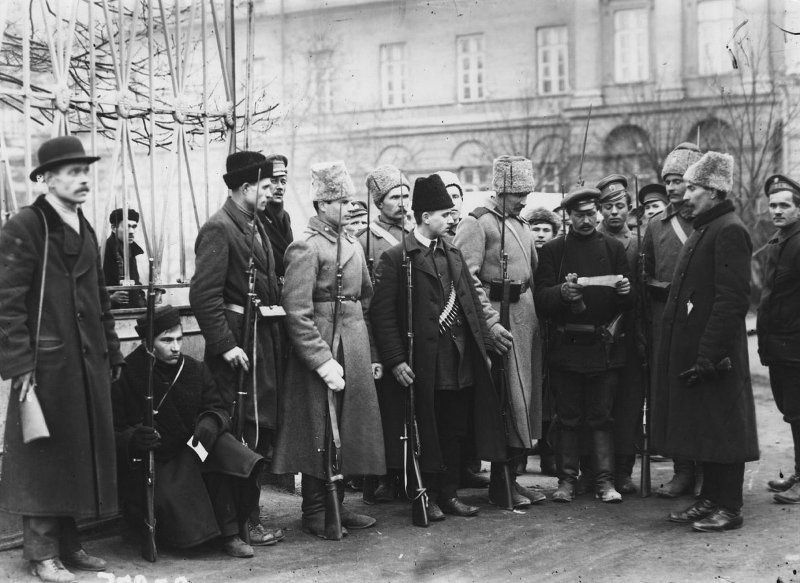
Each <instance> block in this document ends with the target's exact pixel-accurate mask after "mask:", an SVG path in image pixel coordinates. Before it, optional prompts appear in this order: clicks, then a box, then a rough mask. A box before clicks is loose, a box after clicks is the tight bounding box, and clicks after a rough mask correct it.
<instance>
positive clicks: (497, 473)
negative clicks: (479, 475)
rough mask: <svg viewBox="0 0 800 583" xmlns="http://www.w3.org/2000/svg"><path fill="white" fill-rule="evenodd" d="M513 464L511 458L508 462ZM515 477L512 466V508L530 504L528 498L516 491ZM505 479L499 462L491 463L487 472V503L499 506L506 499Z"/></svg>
mask: <svg viewBox="0 0 800 583" xmlns="http://www.w3.org/2000/svg"><path fill="white" fill-rule="evenodd" d="M510 463H512V464H513V460H512V461H511V462H510ZM516 486H517V478H516V476H515V475H514V471H513V467H512V470H511V498H512V502H513V505H514V508H523V507H525V506H530V505H531V503H530V500H528V499H527V498H525V497H524V496H522V495H521V494H520V493H519V492H517V488H516ZM505 487H506V485H505V480H504V478H503V468H502V466H501V465H500V464H497V463H492V469H491V471H490V472H489V504H494V505H496V506H499V505H500V504H502V503H503V501H505V499H506V491H505Z"/></svg>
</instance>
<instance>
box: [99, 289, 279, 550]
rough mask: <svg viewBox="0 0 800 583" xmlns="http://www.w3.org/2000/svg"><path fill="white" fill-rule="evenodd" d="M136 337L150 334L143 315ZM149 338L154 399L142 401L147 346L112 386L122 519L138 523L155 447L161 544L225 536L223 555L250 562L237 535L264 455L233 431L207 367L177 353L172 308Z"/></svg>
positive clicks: (254, 501)
mask: <svg viewBox="0 0 800 583" xmlns="http://www.w3.org/2000/svg"><path fill="white" fill-rule="evenodd" d="M136 332H137V333H138V334H139V337H140V338H146V337H147V333H148V322H147V316H146V315H145V316H143V317H141V318H139V319H138V320H137V326H136ZM153 337H154V339H153V355H154V358H155V363H154V367H153V401H152V402H148V401H147V399H146V394H147V382H148V378H147V370H148V360H149V358H148V356H147V351H146V348H145V345H144V343H142V344H141V345H139V346H138V347H137V348H136V349H135V350H134V351H133V352H131V354H129V355H128V357H127V358H126V359H125V363H126V364H127V365H128V366H126V367H125V370H124V371H123V373H122V378H121V379H120V380H119V382H118V383H115V384H114V387H113V393H112V398H113V404H114V430H115V433H116V444H117V466H118V471H119V490H120V501H121V503H122V507H123V514H124V515H125V517H126V518H127V519H128V521H129V522H130V524H131V525H132V526H134V527H135V528H140V527H141V525H142V524H143V520H144V519H143V517H144V500H143V493H144V487H143V484H144V472H143V464H142V458H143V456H145V455H146V454H147V451H149V450H155V460H156V468H155V477H156V479H155V516H156V536H157V537H158V541H159V542H160V543H163V544H166V545H168V546H172V547H179V548H188V547H193V546H197V545H199V544H202V543H204V542H206V541H209V540H211V539H214V538H217V537H219V536H222V538H223V550H224V551H225V552H226V553H227V554H228V555H230V556H232V557H239V558H247V557H252V556H253V547H251V546H250V545H249V544H247V543H246V542H244V540H242V538H240V536H239V535H240V533H241V532H242V530H243V529H247V519H248V517H249V515H250V513H251V512H252V511H253V510H254V509H257V508H258V496H259V488H258V482H257V472H258V470H259V469H260V465H261V463H263V460H264V458H262V457H261V456H260V455H258V454H256V453H254V452H252V451H250V450H249V449H248V448H247V447H246V446H245V445H243V444H242V443H241V442H240V441H238V440H236V439H235V438H234V437H233V436H232V435H231V434H230V428H231V418H230V414H229V412H228V410H227V409H226V408H225V406H224V403H223V401H222V399H221V395H220V392H219V390H218V389H217V386H216V384H215V383H214V378H213V377H212V376H211V373H210V372H209V371H208V369H207V368H206V366H205V365H204V364H203V363H202V362H200V361H197V360H195V359H193V358H191V357H189V356H184V355H183V354H181V346H182V343H183V327H182V326H181V321H180V314H179V313H178V310H177V309H175V308H174V307H172V306H169V305H165V306H159V307H158V308H156V311H155V314H154V317H153ZM149 406H152V407H154V408H155V416H154V426H153V427H149V426H147V425H143V423H144V419H145V407H149ZM189 439H191V440H192V445H193V446H197V444H198V443H200V444H201V445H202V446H203V450H204V453H206V454H207V455H208V457H207V458H206V459H205V460H203V459H200V457H198V453H196V452H195V451H194V450H193V449H192V448H190V447H189V445H188V441H189ZM201 451H202V450H201ZM204 462H205V463H204ZM245 532H246V531H245ZM261 544H265V543H263V542H262V543H261ZM266 544H275V541H274V540H270V541H268V542H267V543H266Z"/></svg>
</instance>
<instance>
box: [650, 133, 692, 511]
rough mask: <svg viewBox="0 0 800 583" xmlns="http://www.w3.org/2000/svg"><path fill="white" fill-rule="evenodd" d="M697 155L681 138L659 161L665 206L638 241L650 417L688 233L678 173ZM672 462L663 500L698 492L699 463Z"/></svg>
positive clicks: (656, 403) (657, 398)
mask: <svg viewBox="0 0 800 583" xmlns="http://www.w3.org/2000/svg"><path fill="white" fill-rule="evenodd" d="M700 156H701V153H700V149H699V148H698V147H697V146H696V145H695V144H692V143H690V142H684V143H682V144H679V145H678V146H677V147H676V148H675V149H674V150H673V151H672V152H670V153H669V155H667V157H666V158H665V159H664V166H663V168H662V169H661V179H662V180H663V181H664V185H665V187H666V191H667V195H668V196H669V205H667V207H666V208H665V209H664V210H663V211H662V212H661V213H660V214H657V215H655V216H654V217H653V218H652V219H651V220H650V222H649V223H648V224H647V231H645V234H644V238H643V241H642V246H643V256H644V268H645V274H646V277H647V282H646V285H647V294H648V303H649V304H650V312H651V320H650V328H651V329H650V338H651V340H652V346H651V348H650V358H651V360H652V362H650V373H651V379H650V386H651V400H650V403H648V406H649V408H650V417H651V419H653V420H655V419H656V418H658V417H660V416H661V413H662V410H663V402H662V397H663V395H661V394H660V393H659V392H658V389H659V385H658V382H657V379H656V375H657V374H658V371H659V368H660V365H659V363H658V354H659V349H658V343H659V342H660V340H661V318H662V314H663V313H664V304H665V302H666V301H667V296H668V295H669V285H670V282H671V281H672V274H673V273H675V265H676V263H677V261H678V255H679V254H680V252H681V249H682V248H683V245H684V243H685V242H686V240H687V239H688V237H689V236H690V235H691V234H692V221H691V214H690V213H689V208H688V207H685V205H684V201H683V194H684V193H685V192H686V183H685V182H684V180H683V173H684V172H686V169H687V168H689V166H690V165H692V164H693V163H695V162H697V161H698V160H699V159H700ZM651 427H654V425H651ZM652 437H653V439H655V440H657V439H658V437H657V436H652ZM673 466H674V475H673V477H672V478H671V479H670V480H669V482H667V483H666V484H663V485H662V486H660V487H659V488H657V489H656V494H657V495H658V496H661V497H662V498H677V497H678V496H682V495H683V494H691V493H693V492H694V493H695V494H699V493H700V487H701V486H702V481H703V476H702V466H701V465H700V464H697V463H695V462H694V461H693V460H687V459H682V458H678V459H675V460H673Z"/></svg>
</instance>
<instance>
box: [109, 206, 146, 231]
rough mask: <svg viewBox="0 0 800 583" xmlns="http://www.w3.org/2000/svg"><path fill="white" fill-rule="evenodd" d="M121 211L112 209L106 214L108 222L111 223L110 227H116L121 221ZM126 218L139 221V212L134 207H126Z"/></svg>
mask: <svg viewBox="0 0 800 583" xmlns="http://www.w3.org/2000/svg"><path fill="white" fill-rule="evenodd" d="M122 213H123V209H114V210H113V211H111V214H110V215H108V222H109V223H111V226H112V227H116V226H117V225H119V224H120V223H121V222H122ZM128 220H129V221H136V222H137V223H138V222H139V213H138V212H136V209H132V208H129V209H128Z"/></svg>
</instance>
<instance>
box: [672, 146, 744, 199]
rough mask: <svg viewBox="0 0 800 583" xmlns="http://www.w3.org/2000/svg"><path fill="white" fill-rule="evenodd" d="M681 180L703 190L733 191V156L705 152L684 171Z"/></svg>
mask: <svg viewBox="0 0 800 583" xmlns="http://www.w3.org/2000/svg"><path fill="white" fill-rule="evenodd" d="M683 180H684V181H685V182H691V183H692V184H697V185H699V186H702V187H703V188H708V189H713V190H721V191H722V192H726V193H727V192H730V191H731V190H732V189H733V156H731V155H730V154H722V153H721V152H706V153H705V154H703V157H702V158H700V159H699V160H698V161H697V162H695V163H694V164H692V165H691V166H689V168H687V169H686V172H684V174H683Z"/></svg>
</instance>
